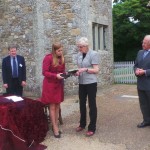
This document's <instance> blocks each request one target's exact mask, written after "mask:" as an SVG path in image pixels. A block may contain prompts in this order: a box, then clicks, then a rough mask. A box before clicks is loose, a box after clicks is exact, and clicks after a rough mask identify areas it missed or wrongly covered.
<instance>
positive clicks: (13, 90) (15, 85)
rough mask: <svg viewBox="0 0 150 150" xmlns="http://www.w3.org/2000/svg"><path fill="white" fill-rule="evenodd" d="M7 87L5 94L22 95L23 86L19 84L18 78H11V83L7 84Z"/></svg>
mask: <svg viewBox="0 0 150 150" xmlns="http://www.w3.org/2000/svg"><path fill="white" fill-rule="evenodd" d="M8 86H9V87H8V88H6V92H7V94H12V95H17V96H22V93H23V87H22V86H21V83H20V82H19V78H12V80H11V85H8Z"/></svg>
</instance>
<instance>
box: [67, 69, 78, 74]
mask: <svg viewBox="0 0 150 150" xmlns="http://www.w3.org/2000/svg"><path fill="white" fill-rule="evenodd" d="M77 71H78V69H70V70H68V73H69V74H75V73H76V72H77Z"/></svg>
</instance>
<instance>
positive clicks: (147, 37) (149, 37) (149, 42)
mask: <svg viewBox="0 0 150 150" xmlns="http://www.w3.org/2000/svg"><path fill="white" fill-rule="evenodd" d="M145 38H146V39H148V44H149V45H150V35H145V37H144V39H145Z"/></svg>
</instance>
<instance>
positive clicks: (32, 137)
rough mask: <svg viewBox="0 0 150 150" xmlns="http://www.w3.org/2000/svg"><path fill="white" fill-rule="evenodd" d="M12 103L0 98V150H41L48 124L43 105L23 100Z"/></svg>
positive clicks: (43, 147)
mask: <svg viewBox="0 0 150 150" xmlns="http://www.w3.org/2000/svg"><path fill="white" fill-rule="evenodd" d="M23 99H24V100H23V101H18V102H13V101H12V100H8V99H6V98H5V97H4V96H0V150H43V149H45V148H46V146H44V145H41V144H40V143H41V142H42V141H44V138H45V137H46V133H47V131H48V122H47V118H46V115H45V114H44V109H43V107H44V106H43V104H42V103H41V102H39V101H37V100H32V99H29V98H24V97H23Z"/></svg>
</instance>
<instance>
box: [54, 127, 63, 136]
mask: <svg viewBox="0 0 150 150" xmlns="http://www.w3.org/2000/svg"><path fill="white" fill-rule="evenodd" d="M52 131H53V132H54V130H53V127H52ZM58 132H59V134H62V131H60V130H59V131H58Z"/></svg>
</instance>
